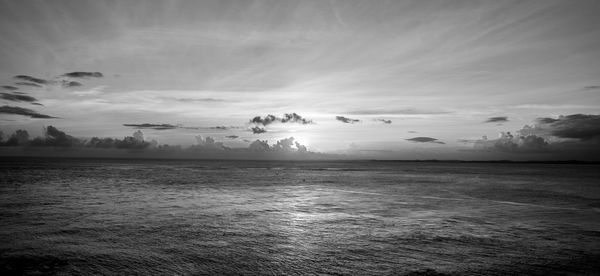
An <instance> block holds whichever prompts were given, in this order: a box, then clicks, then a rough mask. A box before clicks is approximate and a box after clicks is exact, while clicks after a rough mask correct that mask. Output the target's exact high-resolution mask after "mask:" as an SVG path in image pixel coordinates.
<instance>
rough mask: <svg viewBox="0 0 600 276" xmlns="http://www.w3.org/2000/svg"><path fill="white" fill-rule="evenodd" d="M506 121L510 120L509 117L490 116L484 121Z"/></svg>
mask: <svg viewBox="0 0 600 276" xmlns="http://www.w3.org/2000/svg"><path fill="white" fill-rule="evenodd" d="M505 122H508V117H506V116H501V117H490V118H488V119H487V120H486V121H485V122H484V123H505Z"/></svg>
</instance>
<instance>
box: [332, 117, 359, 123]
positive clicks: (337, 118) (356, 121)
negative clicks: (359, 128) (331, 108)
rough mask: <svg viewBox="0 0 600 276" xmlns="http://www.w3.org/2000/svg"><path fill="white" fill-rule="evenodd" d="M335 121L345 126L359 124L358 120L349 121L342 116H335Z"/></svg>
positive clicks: (349, 119)
mask: <svg viewBox="0 0 600 276" xmlns="http://www.w3.org/2000/svg"><path fill="white" fill-rule="evenodd" d="M335 119H336V120H338V121H340V122H342V123H346V124H354V123H358V122H360V120H358V119H351V118H347V117H344V116H335Z"/></svg>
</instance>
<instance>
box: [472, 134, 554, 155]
mask: <svg viewBox="0 0 600 276" xmlns="http://www.w3.org/2000/svg"><path fill="white" fill-rule="evenodd" d="M463 141H464V142H468V143H471V142H472V143H473V148H474V149H478V150H487V151H500V152H514V153H531V152H545V151H548V150H549V148H548V146H549V143H548V142H547V141H546V139H544V138H543V137H540V136H537V135H526V136H525V135H517V136H515V135H513V134H512V133H510V131H509V132H500V135H499V137H498V139H492V140H488V139H487V137H486V136H484V137H483V138H482V139H480V140H475V141H472V140H463Z"/></svg>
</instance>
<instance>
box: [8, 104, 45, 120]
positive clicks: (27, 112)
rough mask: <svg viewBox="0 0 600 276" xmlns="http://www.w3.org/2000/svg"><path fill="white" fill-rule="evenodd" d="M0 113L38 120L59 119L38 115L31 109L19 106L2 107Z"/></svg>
mask: <svg viewBox="0 0 600 276" xmlns="http://www.w3.org/2000/svg"><path fill="white" fill-rule="evenodd" d="M0 113H3V114H13V115H23V116H29V117H31V118H36V119H53V118H57V117H53V116H49V115H45V114H40V113H37V112H36V111H33V110H31V109H27V108H22V107H18V106H8V105H4V106H0Z"/></svg>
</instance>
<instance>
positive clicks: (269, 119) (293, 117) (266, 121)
mask: <svg viewBox="0 0 600 276" xmlns="http://www.w3.org/2000/svg"><path fill="white" fill-rule="evenodd" d="M275 122H280V123H298V124H303V125H306V124H313V121H312V120H308V119H306V118H303V117H302V116H300V115H298V114H297V113H286V114H284V115H283V117H282V118H280V117H277V116H275V115H272V114H269V115H267V116H265V117H264V118H263V117H260V116H256V117H254V118H252V119H251V120H250V123H253V124H259V125H263V126H268V125H270V124H272V123H275Z"/></svg>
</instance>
